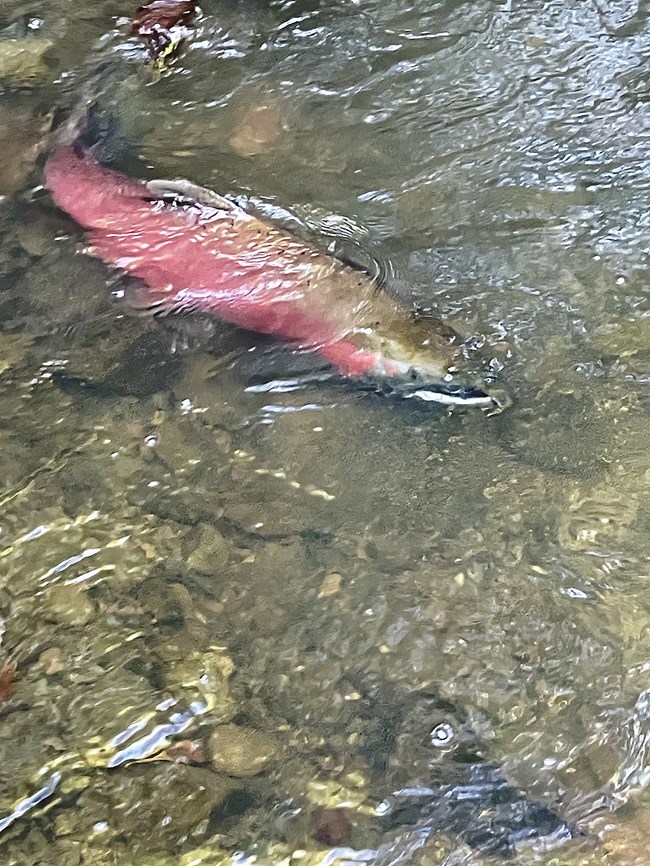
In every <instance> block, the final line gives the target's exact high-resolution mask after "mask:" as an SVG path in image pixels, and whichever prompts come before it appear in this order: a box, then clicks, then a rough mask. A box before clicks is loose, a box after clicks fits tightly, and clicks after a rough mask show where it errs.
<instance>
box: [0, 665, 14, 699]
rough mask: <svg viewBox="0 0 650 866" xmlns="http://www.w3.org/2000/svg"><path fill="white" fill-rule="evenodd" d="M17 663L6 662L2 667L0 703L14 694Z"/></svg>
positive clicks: (0, 670)
mask: <svg viewBox="0 0 650 866" xmlns="http://www.w3.org/2000/svg"><path fill="white" fill-rule="evenodd" d="M15 676H16V665H14V664H11V662H5V663H4V664H3V665H2V667H0V704H4V703H5V701H8V700H9V698H10V697H11V696H12V695H13V693H14V690H15V686H14V678H15Z"/></svg>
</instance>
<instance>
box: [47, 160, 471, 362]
mask: <svg viewBox="0 0 650 866" xmlns="http://www.w3.org/2000/svg"><path fill="white" fill-rule="evenodd" d="M45 179H46V185H47V187H48V188H49V190H50V192H51V194H52V197H53V199H54V201H55V203H56V204H57V205H58V206H59V207H60V208H61V209H62V210H64V211H66V212H67V213H68V214H69V215H70V216H71V217H72V218H73V219H74V220H75V221H76V222H77V223H79V224H80V225H81V226H83V227H84V228H85V229H86V230H87V232H88V237H89V241H90V244H91V251H92V252H93V253H94V254H95V255H97V256H99V257H100V258H102V259H103V260H104V261H105V262H107V263H109V264H111V265H114V266H116V267H118V268H121V269H122V270H124V271H125V272H126V273H128V274H131V275H132V276H134V277H137V278H138V279H139V280H140V281H142V283H143V284H144V286H145V287H146V288H145V289H144V290H143V293H142V295H141V296H140V297H139V298H138V300H137V302H136V303H137V305H138V306H141V307H146V308H152V309H158V310H160V311H169V312H181V311H202V312H206V313H212V314H214V315H216V316H218V317H220V318H221V319H223V320H225V321H227V322H231V323H233V324H235V325H238V326H240V327H242V328H246V329H249V330H252V331H257V332H260V333H263V334H269V335H272V336H273V337H276V338H278V339H280V340H283V341H285V342H288V343H290V344H291V345H293V346H295V347H297V348H301V349H308V350H312V351H316V352H318V353H319V354H320V355H321V357H322V358H323V359H325V360H326V361H327V362H328V363H331V364H333V365H334V366H335V367H336V368H337V369H338V370H339V371H340V372H341V373H342V374H343V375H345V376H349V377H360V376H363V375H365V374H372V375H375V376H376V375H380V376H387V375H388V376H391V375H403V374H404V373H405V372H406V371H407V370H409V369H410V368H411V364H412V360H413V359H412V357H411V356H412V352H409V351H407V352H406V353H405V356H403V354H402V353H403V347H404V343H403V342H402V341H401V340H396V339H393V336H395V335H397V334H398V333H400V332H403V331H404V326H405V324H406V330H407V331H409V328H410V325H411V324H412V323H410V324H409V322H408V314H406V313H404V312H403V311H402V310H400V309H399V307H397V305H395V304H394V302H393V301H392V300H390V298H388V296H387V295H386V294H385V293H383V292H378V291H377V289H376V286H375V285H374V283H373V281H372V280H371V279H370V278H369V277H367V276H366V275H365V274H363V273H360V272H358V271H355V270H354V269H352V268H350V267H349V266H347V265H345V264H344V263H342V262H340V261H339V260H337V259H336V258H334V257H332V256H329V255H327V254H325V253H323V252H321V251H320V250H318V249H317V248H316V247H313V246H310V245H309V244H307V243H305V242H303V241H301V240H299V239H298V238H296V237H294V236H293V235H291V234H290V233H289V232H286V231H284V230H282V229H279V228H277V227H275V226H272V225H269V224H267V223H265V222H263V221H262V220H259V219H257V218H256V217H254V216H252V215H251V214H249V213H247V212H246V211H244V210H242V209H241V208H239V207H237V206H235V205H231V204H230V203H229V202H225V206H224V207H219V206H215V207H212V206H206V205H205V204H198V203H193V202H188V201H187V200H183V199H178V200H176V201H174V200H169V199H164V198H161V196H160V195H159V194H158V196H156V194H155V192H154V191H152V189H150V188H149V187H148V186H147V184H146V183H145V182H144V181H140V180H135V179H133V178H129V177H126V176H124V175H122V174H119V173H117V172H115V171H112V170H110V169H107V168H104V167H102V166H101V165H99V164H98V163H97V162H96V161H95V160H94V158H93V157H92V156H91V155H90V154H89V153H88V152H86V151H84V150H83V149H82V148H80V147H79V146H76V145H73V146H70V147H64V148H62V149H61V150H59V151H58V152H56V153H55V154H54V155H53V156H52V157H51V158H50V159H49V161H48V162H47V164H46V167H45ZM382 329H383V333H384V334H387V336H382ZM409 333H410V332H409ZM407 342H408V341H407ZM452 342H454V341H453V340H452ZM425 343H426V351H427V354H429V353H430V348H431V341H429V340H426V341H425ZM422 345H423V344H418V345H417V346H416V347H415V349H416V351H417V352H418V353H419V351H420V350H421V346H422ZM449 345H450V344H449V340H448V339H447V338H442V343H440V342H439V343H438V352H437V353H436V352H434V353H433V354H432V355H430V357H429V361H430V363H429V368H430V372H433V373H434V374H435V376H440V377H442V376H444V374H445V371H446V369H447V365H448V363H449V361H450V356H451V354H452V352H450V351H449ZM445 355H446V357H444V356H445Z"/></svg>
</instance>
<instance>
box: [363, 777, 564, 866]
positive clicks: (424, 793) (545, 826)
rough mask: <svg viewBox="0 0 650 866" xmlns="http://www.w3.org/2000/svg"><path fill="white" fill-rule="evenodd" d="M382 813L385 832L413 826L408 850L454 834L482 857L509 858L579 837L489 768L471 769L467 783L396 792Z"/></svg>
mask: <svg viewBox="0 0 650 866" xmlns="http://www.w3.org/2000/svg"><path fill="white" fill-rule="evenodd" d="M378 811H379V812H380V814H382V815H383V816H385V820H384V821H383V822H382V829H383V830H384V831H385V830H386V826H388V827H389V828H402V827H408V828H409V829H408V830H406V834H405V835H406V838H405V839H403V840H402V845H403V846H404V847H405V848H408V847H409V845H410V846H411V847H413V846H414V844H416V843H417V842H418V840H419V843H420V844H424V843H425V842H426V840H427V839H428V838H429V837H431V836H433V835H434V834H436V833H446V834H449V833H451V834H453V835H455V836H456V837H458V838H459V839H462V841H463V842H465V843H466V844H467V845H469V846H471V847H472V848H474V849H476V850H478V851H480V852H481V853H484V854H497V855H500V856H510V855H512V854H514V853H515V852H516V851H517V849H518V848H521V847H522V846H537V847H539V848H542V849H544V850H548V849H550V848H555V847H557V846H559V845H562V844H563V843H565V842H567V841H569V840H570V839H572V838H574V837H576V836H579V835H581V834H580V832H579V831H578V830H577V829H576V828H574V827H572V826H571V825H569V824H568V823H567V822H565V821H563V820H562V819H561V818H559V817H558V816H557V815H556V814H555V813H554V812H552V811H551V810H550V809H549V808H548V807H547V806H545V805H544V804H543V803H539V802H535V801H532V800H529V799H527V798H526V796H525V794H524V793H523V792H522V791H519V790H518V789H517V788H514V787H513V786H512V785H509V784H508V783H507V782H506V781H505V780H504V779H503V777H502V776H501V775H500V774H499V771H498V769H496V768H494V767H492V766H490V765H489V764H474V765H472V766H470V767H469V768H468V774H467V779H466V781H465V782H464V783H460V784H454V785H451V784H450V785H441V786H439V787H435V788H433V787H432V788H425V787H419V786H418V787H413V788H404V789H402V790H400V791H396V792H394V793H393V794H391V796H390V797H388V798H387V799H386V800H384V801H383V803H381V804H380V807H379V810H378ZM395 846H396V842H395V841H394V842H393V843H392V845H391V847H392V848H393V849H395ZM416 846H417V845H416ZM418 847H419V846H418ZM393 853H396V852H395V851H393Z"/></svg>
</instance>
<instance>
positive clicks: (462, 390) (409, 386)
mask: <svg viewBox="0 0 650 866" xmlns="http://www.w3.org/2000/svg"><path fill="white" fill-rule="evenodd" d="M374 385H375V387H376V388H377V389H378V390H380V391H382V392H383V393H388V394H393V395H395V396H397V397H399V398H400V399H403V400H416V401H421V402H422V403H437V404H438V405H440V406H446V407H448V408H449V409H455V408H457V409H463V408H465V409H483V410H486V411H487V412H488V414H498V413H500V412H503V411H504V409H507V408H508V407H509V406H510V405H511V404H512V399H511V397H510V395H509V394H508V393H507V392H506V391H505V390H504V389H502V388H492V387H490V386H489V385H488V384H487V383H483V382H481V383H480V384H477V383H475V382H468V381H462V380H461V381H458V380H457V379H456V378H455V376H453V375H452V374H451V373H450V374H448V379H447V377H445V378H444V379H443V378H438V377H437V376H435V377H434V376H427V375H423V374H422V372H421V371H420V370H418V369H416V368H414V367H411V368H409V369H408V370H407V371H406V372H405V373H404V374H402V375H398V376H391V375H385V374H384V375H382V376H381V377H379V378H378V379H375V380H374Z"/></svg>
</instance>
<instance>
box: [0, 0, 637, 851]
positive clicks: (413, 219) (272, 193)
mask: <svg viewBox="0 0 650 866" xmlns="http://www.w3.org/2000/svg"><path fill="white" fill-rule="evenodd" d="M78 5H79V4H76V3H72V2H69V0H40V2H33V3H25V2H13V0H5V2H4V3H3V6H2V10H1V12H0V29H1V32H0V117H1V119H2V124H1V129H0V135H2V138H3V165H2V167H0V183H1V184H2V189H0V193H2V194H3V195H4V198H3V199H2V201H1V202H0V230H1V237H0V280H1V281H0V328H1V330H0V392H1V400H0V502H1V505H2V507H1V509H0V548H1V553H0V613H1V615H2V643H1V645H0V662H3V663H7V664H10V665H15V666H16V673H15V689H14V691H13V694H12V695H11V696H8V695H6V696H5V697H6V698H8V699H6V700H4V702H3V704H2V707H1V709H0V732H1V736H0V754H1V760H0V779H1V784H0V805H1V808H0V818H1V817H2V816H7V817H8V818H9V816H13V818H15V820H7V821H6V822H5V823H4V824H2V825H0V826H1V827H4V829H3V832H2V834H1V835H0V845H1V846H2V849H3V853H2V862H3V863H7V864H16V866H27V864H40V863H42V864H44V863H48V864H62V866H63V864H65V866H68V864H71V866H75V864H93V866H94V864H105V863H106V864H129V866H163V864H164V866H167V864H183V866H189V864H195V863H206V864H212V863H219V864H224V863H231V862H232V861H233V857H234V860H235V862H247V861H246V858H247V857H255V858H257V860H256V862H258V863H261V864H265V866H266V864H279V863H280V862H281V861H283V862H288V861H287V858H288V859H289V860H290V862H291V864H292V866H297V864H298V863H305V862H307V863H309V864H312V863H314V864H315V863H323V864H325V863H332V862H346V861H350V862H358V861H361V862H364V863H365V862H368V863H377V864H388V863H390V864H393V863H411V862H412V863H418V864H419V863H422V864H441V863H446V864H457V863H467V864H478V863H487V862H488V859H489V857H488V855H486V854H485V853H484V852H483V851H482V850H481V846H480V845H479V846H478V847H474V848H473V847H472V846H471V845H469V844H468V843H467V842H466V841H464V840H463V833H462V828H458V827H453V826H451V824H450V823H449V822H447V823H445V820H444V809H443V808H442V807H441V806H440V804H437V805H435V803H434V800H431V796H432V795H426V794H424V795H421V796H420V797H419V798H417V797H411V800H410V801H409V802H410V803H411V805H410V806H408V808H406V807H404V808H405V814H402V813H401V812H400V808H402V807H403V805H404V802H405V800H404V797H402V800H399V798H398V800H399V802H398V801H396V800H395V799H392V800H391V795H392V794H394V792H396V791H399V790H403V789H414V788H418V787H419V788H423V789H427V788H428V789H430V790H431V791H433V790H434V789H436V788H438V789H439V787H440V786H441V785H442V786H451V787H452V788H453V786H454V785H463V784H465V783H466V781H467V779H466V771H467V765H468V764H470V763H475V764H480V763H481V762H485V764H486V765H488V764H489V765H490V766H495V767H498V768H499V772H500V774H501V775H502V776H503V778H504V779H507V781H508V782H509V783H510V784H511V785H513V786H517V787H518V788H519V789H520V790H521V791H522V792H523V795H522V796H523V797H524V798H525V799H526V800H527V801H530V802H538V803H544V804H546V805H547V806H548V807H549V808H550V809H551V810H552V811H553V812H554V813H555V814H556V815H558V816H560V817H561V818H562V819H563V820H566V821H567V822H570V823H571V824H572V825H573V826H574V827H575V828H577V829H579V830H580V831H581V833H582V835H580V836H577V837H576V838H575V839H573V840H572V841H569V842H567V843H566V844H563V845H561V846H560V847H558V848H555V849H553V850H546V851H544V850H540V848H539V847H538V848H532V849H531V848H529V847H524V848H523V849H521V850H519V851H518V852H516V853H515V855H514V862H516V863H531V862H535V863H544V864H548V866H550V864H555V866H559V864H563V866H577V864H596V863H598V864H610V866H611V864H613V866H633V864H638V866H642V864H645V863H646V862H647V855H646V848H647V844H646V839H647V834H648V832H650V817H649V815H650V812H649V807H650V801H649V799H648V796H649V795H648V792H647V785H648V781H649V780H650V776H649V774H650V769H649V766H650V758H649V757H648V749H649V748H650V740H649V738H650V693H649V692H648V691H647V690H648V688H649V687H650V676H649V665H650V592H649V591H648V589H647V587H646V581H647V580H648V579H649V576H650V535H649V532H648V530H649V529H650V511H649V510H648V505H647V496H646V491H647V488H648V482H649V479H650V456H649V444H650V416H649V414H648V413H649V410H650V402H649V400H648V382H650V302H649V300H648V297H649V295H648V290H649V288H650V283H649V276H648V275H649V271H648V264H649V256H648V250H649V249H650V221H649V218H648V197H649V193H650V138H649V136H648V130H649V129H650V123H649V115H648V104H649V103H648V96H649V91H648V78H647V61H648V37H649V36H650V21H649V20H648V10H647V8H646V6H645V4H644V3H643V2H633V0H630V2H617V0H612V2H610V3H607V2H600V0H599V2H595V0H594V2H583V3H572V2H569V0H562V2H560V0H555V2H548V3H544V4H540V3H533V2H523V3H518V4H515V3H510V2H505V3H497V2H485V0H482V2H475V3H472V4H469V3H460V2H440V3H433V2H431V3H430V2H420V3H417V4H406V3H401V2H400V3H397V2H390V0H389V2H375V0H358V2H354V3H353V2H339V3H331V4H322V5H319V4H318V3H316V2H314V3H301V2H284V3H283V2H278V3H270V4H265V3H261V2H257V3H255V2H241V3H234V2H233V3H227V2H225V0H221V2H220V0H212V2H208V0H206V3H205V4H204V8H203V15H202V17H201V18H200V20H199V21H198V23H197V25H196V27H195V28H194V29H193V31H192V34H191V38H190V40H189V41H188V44H187V47H186V50H185V53H184V54H183V56H182V57H181V58H180V59H179V61H178V63H177V64H176V66H175V67H174V69H173V70H172V71H171V72H170V73H168V74H167V75H165V76H163V77H162V78H160V79H159V80H157V81H155V82H153V83H152V82H151V81H149V80H148V79H147V73H146V71H144V70H142V75H133V76H129V77H126V78H125V79H124V80H123V81H121V82H120V85H119V86H116V89H115V95H114V109H115V112H116V113H117V114H118V115H119V118H120V127H121V130H122V131H123V134H124V136H125V137H126V138H127V139H128V140H129V142H130V143H131V145H132V147H131V150H130V156H129V157H128V160H127V162H128V167H129V169H130V170H131V171H132V172H133V173H138V174H139V175H140V176H143V177H151V176H160V177H177V176H182V177H188V178H190V179H191V180H193V181H194V182H196V183H199V184H203V185H206V186H210V187H212V188H213V189H215V190H218V191H221V192H226V191H229V192H235V193H246V194H249V195H254V196H259V197H261V198H263V199H265V200H266V201H270V202H273V203H277V204H278V205H281V206H282V207H288V208H296V209H300V208H302V209H303V211H304V212H308V213H310V214H314V215H319V214H322V213H335V214H341V215H345V216H346V217H348V218H350V219H352V220H354V221H355V222H357V223H359V224H361V225H364V226H367V227H368V229H369V232H370V238H371V242H372V245H373V248H374V249H376V250H377V252H378V253H379V254H380V255H381V256H382V257H384V258H386V259H388V260H389V261H391V262H392V263H393V265H394V267H395V269H396V271H397V273H398V275H399V279H398V281H397V291H398V293H399V294H400V295H401V297H402V300H404V302H405V303H412V302H417V303H418V304H420V305H421V306H423V307H425V308H430V309H432V310H434V311H435V312H436V313H437V314H439V315H440V316H441V317H442V318H443V319H444V320H446V321H448V322H450V323H452V324H453V325H454V326H455V327H457V328H458V329H459V330H460V331H461V332H462V333H464V334H467V335H469V336H471V337H473V338H474V339H475V341H476V342H477V343H478V344H480V345H481V347H482V352H483V353H484V354H485V356H486V357H487V358H493V359H494V364H495V366H496V367H502V370H501V373H500V379H501V381H502V382H503V383H504V385H505V386H506V387H507V388H508V389H509V391H510V392H511V393H512V395H513V396H514V405H513V406H512V407H511V408H510V409H509V410H507V411H506V412H504V413H502V414H501V415H498V416H494V417H488V416H486V415H484V414H483V413H480V412H467V413H455V414H451V415H447V414H445V413H440V412H438V411H428V410H427V409H426V408H421V407H420V408H417V407H413V406H412V405H411V404H403V403H399V402H396V401H391V400H387V399H382V397H380V396H379V395H375V394H372V393H365V392H362V391H360V390H357V389H355V388H354V387H351V386H349V385H348V386H344V385H342V384H340V383H337V382H334V381H327V382H318V381H313V380H310V379H309V377H306V379H305V380H304V381H303V382H302V383H301V386H300V387H298V388H296V389H294V390H281V391H278V390H275V391H273V390H272V391H266V390H264V389H263V388H260V387H259V385H260V384H263V383H269V382H272V381H275V380H278V379H283V378H287V376H288V375H289V374H290V373H292V371H293V373H295V368H296V364H298V367H299V368H300V370H303V371H304V367H305V363H307V365H308V361H307V362H305V359H300V361H299V363H298V362H297V361H296V359H294V358H292V357H291V355H290V354H289V353H287V352H286V351H282V350H280V349H278V348H277V347H273V346H272V345H270V344H269V343H267V342H263V341H260V340H257V339H256V338H255V337H254V336H252V335H249V334H247V335H243V334H240V333H237V332H236V331H234V330H232V329H229V328H226V327H224V326H221V325H219V324H218V323H214V322H206V321H204V320H199V319H185V320H180V319H176V320H172V319H167V320H165V321H159V320H156V321H154V320H149V319H146V318H142V317H134V316H132V315H131V314H129V312H128V310H127V309H126V307H125V305H124V304H123V303H120V295H121V293H122V291H123V289H124V283H123V280H122V279H121V278H120V277H119V276H118V275H116V274H115V273H113V272H111V271H110V270H109V269H108V268H106V267H105V266H104V265H103V264H101V263H100V262H98V261H96V260H95V259H92V258H90V257H89V256H88V255H86V254H84V252H83V238H82V235H81V234H80V232H79V231H78V229H77V228H76V227H75V226H74V224H72V223H71V222H70V221H69V220H68V219H67V218H66V217H65V216H64V215H62V214H60V213H59V212H57V211H56V210H55V209H54V208H53V207H52V205H51V203H50V202H49V201H48V199H47V196H46V195H45V194H44V193H43V192H42V190H39V184H40V180H41V178H40V174H39V172H40V167H41V165H42V159H43V156H42V154H39V150H41V149H42V146H43V143H44V136H45V133H46V130H47V127H48V124H49V113H50V112H51V111H52V110H53V109H57V108H59V107H61V106H66V105H69V104H70V102H71V100H72V99H73V98H74V95H75V94H78V92H79V88H80V86H81V84H82V82H83V80H84V76H87V75H88V74H89V73H90V71H92V70H93V69H94V68H96V67H97V65H98V64H99V63H100V62H101V60H102V59H105V58H106V57H109V56H110V57H114V56H116V55H119V54H120V52H125V51H126V50H127V49H128V39H127V35H126V34H127V30H128V27H127V25H126V23H125V19H120V18H119V16H120V15H125V16H128V15H129V14H130V13H131V11H132V10H131V9H130V8H125V7H124V4H120V3H117V2H114V0H111V2H108V0H106V2H93V3H87V4H84V9H83V11H81V12H80V11H79V9H78ZM127 7H128V4H127ZM129 50H130V49H129ZM252 386H257V387H252ZM225 724H228V725H230V726H232V725H233V724H234V725H236V726H237V727H236V728H232V727H228V728H225V727H224V725H225ZM252 731H256V732H262V733H263V734H264V736H263V737H261V738H260V737H259V736H257V735H256V734H253V733H251V732H252ZM228 736H231V737H232V736H235V737H236V736H240V737H241V743H243V746H242V747H241V748H239V747H238V746H237V744H236V743H234V744H233V743H232V742H229V741H228ZM219 737H221V740H220V739H219ZM224 737H225V738H226V741H225V742H226V743H227V745H224V740H223V738H224ZM170 739H171V740H172V741H179V740H180V741H183V742H184V741H192V742H193V743H194V745H193V746H192V747H190V746H188V745H187V744H185V745H183V746H180V747H178V746H177V747H176V751H174V749H173V748H172V749H171V750H168V748H167V747H168V741H169V740H170ZM220 743H221V745H220ZM241 743H240V745H241ZM192 749H194V751H193V752H192ZM197 750H198V751H197ZM190 753H191V754H190ZM179 754H181V755H182V756H184V757H185V758H186V759H187V758H188V756H189V757H190V758H192V756H193V762H190V763H183V762H179V760H178V757H179ZM237 755H239V758H237ZM165 757H166V758H176V760H171V761H170V760H161V758H165ZM199 759H202V760H199ZM237 760H239V764H238V765H237V766H233V764H232V762H233V761H235V762H236V761H237ZM255 761H258V764H256V763H255ZM260 768H261V772H257V770H258V769H260ZM48 785H49V786H50V787H48ZM39 792H40V793H39ZM420 793H421V792H420ZM46 794H47V795H48V796H46ZM427 796H429V800H427ZM29 798H33V799H31V800H30V799H29ZM406 800H408V797H407V798H406ZM427 802H428V803H429V805H428V806H427ZM396 803H397V806H400V808H397V807H396ZM431 803H434V805H431ZM381 804H384V805H383V806H382V805H381ZM323 809H324V810H325V811H324V812H323V811H322V810H323ZM333 809H334V810H337V811H336V812H335V813H332V812H331V811H330V810H333ZM391 809H392V812H391V815H389V816H388V818H387V817H386V816H385V815H384V814H383V813H384V812H385V811H386V810H389V811H390V810H391ZM319 810H320V811H319ZM409 810H410V811H409ZM23 812H24V814H19V813H23ZM400 814H401V815H402V817H400ZM333 815H334V817H333ZM341 816H344V817H343V818H341ZM466 838H467V836H465V839H466ZM490 862H491V861H490Z"/></svg>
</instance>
